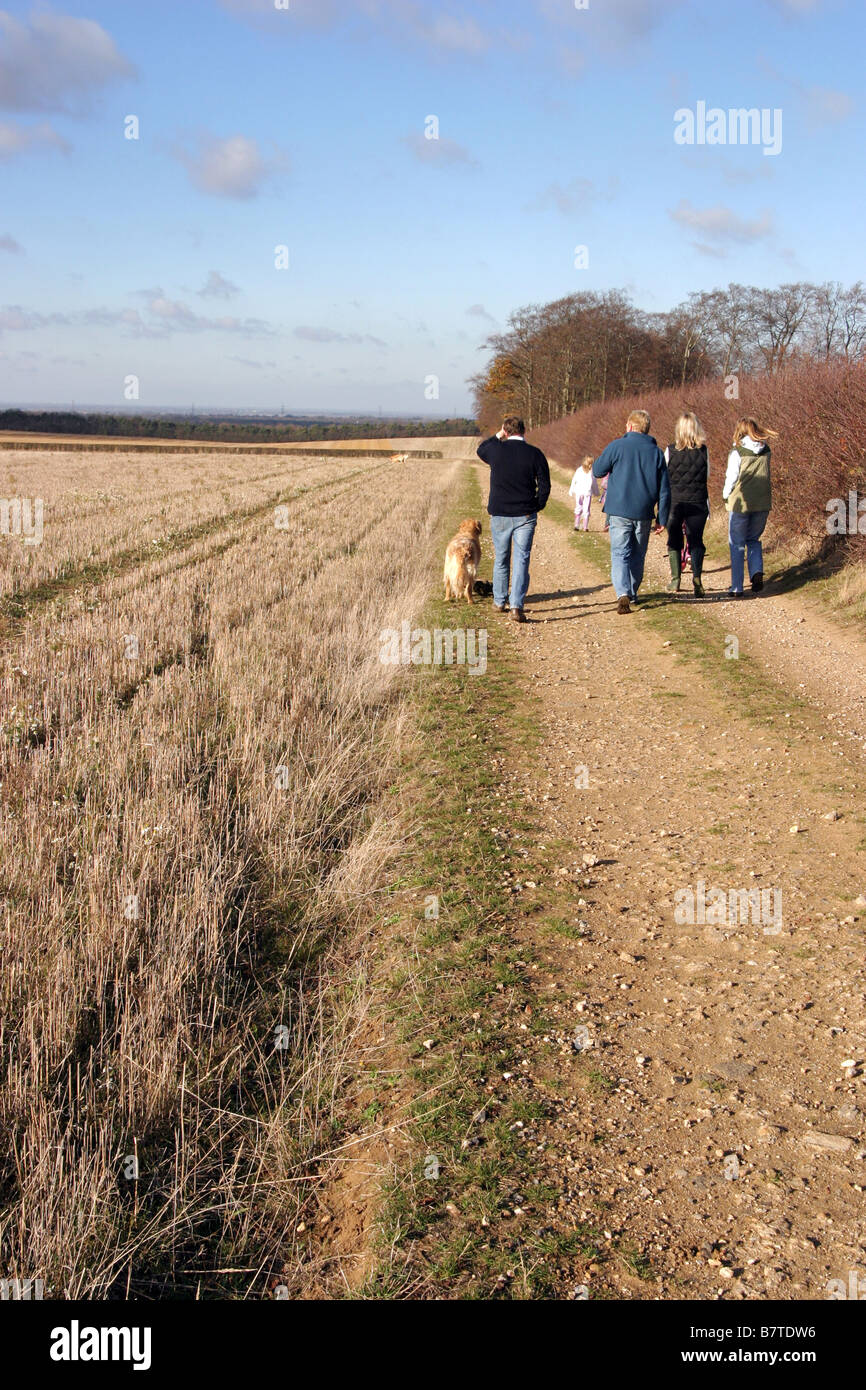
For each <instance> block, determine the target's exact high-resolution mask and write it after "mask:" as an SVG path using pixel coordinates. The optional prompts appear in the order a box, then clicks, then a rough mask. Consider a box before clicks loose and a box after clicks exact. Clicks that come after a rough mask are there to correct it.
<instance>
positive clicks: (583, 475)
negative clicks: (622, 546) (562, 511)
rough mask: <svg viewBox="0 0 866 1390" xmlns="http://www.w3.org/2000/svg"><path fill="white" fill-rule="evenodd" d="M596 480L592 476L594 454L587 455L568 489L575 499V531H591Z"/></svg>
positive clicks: (570, 495) (575, 472) (579, 465)
mask: <svg viewBox="0 0 866 1390" xmlns="http://www.w3.org/2000/svg"><path fill="white" fill-rule="evenodd" d="M593 483H594V479H593V476H592V454H587V455H586V457H585V458H584V459H583V461H582V462H581V463H580V464H578V466H577V468H576V469H575V470H574V477H573V478H572V480H571V487H570V488H569V489H568V495H569V497H573V498H574V529H575V531H579V530H581V525H580V523H581V521H583V528H582V529H583V530H584V531H586V530H588V529H589V509H590V507H591V506H592V494H593Z"/></svg>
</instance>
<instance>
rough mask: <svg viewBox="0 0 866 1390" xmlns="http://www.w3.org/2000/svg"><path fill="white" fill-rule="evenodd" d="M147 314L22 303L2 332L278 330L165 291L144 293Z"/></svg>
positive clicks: (159, 334) (2, 315)
mask: <svg viewBox="0 0 866 1390" xmlns="http://www.w3.org/2000/svg"><path fill="white" fill-rule="evenodd" d="M138 293H139V294H140V295H141V296H142V297H143V298H144V299H145V300H146V304H145V308H144V310H143V311H139V310H138V309H131V308H125V309H110V308H106V307H105V306H104V305H98V306H95V307H93V308H91V309H76V310H75V311H73V312H71V313H51V314H43V313H41V312H39V311H38V310H35V309H25V308H24V307H23V306H22V305H20V304H7V305H5V306H4V307H3V308H2V309H0V333H3V332H7V333H30V332H34V331H38V330H40V329H48V328H50V329H56V328H118V329H122V330H125V336H130V337H134V338H167V337H170V336H171V335H172V334H175V333H208V332H213V333H232V334H238V335H239V336H241V337H247V338H262V337H273V336H274V334H275V333H276V329H275V328H274V327H273V326H272V325H271V324H269V323H267V322H266V321H265V320H264V319H256V318H236V317H233V316H230V315H224V316H219V317H217V318H207V317H205V316H204V315H202V314H197V313H195V311H194V310H193V309H190V307H189V305H187V304H184V303H183V302H181V301H180V300H175V299H169V298H168V297H167V296H166V295H165V294H163V292H162V290H161V289H150V290H140V291H139V292H138Z"/></svg>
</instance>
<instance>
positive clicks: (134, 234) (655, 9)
mask: <svg viewBox="0 0 866 1390" xmlns="http://www.w3.org/2000/svg"><path fill="white" fill-rule="evenodd" d="M864 16H866V8H864V6H863V4H862V0H728V2H727V3H725V4H720V3H718V0H688V2H686V0H589V5H588V7H587V8H584V9H577V8H576V6H575V3H574V0H470V2H469V3H457V0H455V2H454V3H448V0H445V2H444V3H442V4H433V3H424V0H290V8H289V9H287V10H282V9H281V10H278V9H276V8H275V5H274V3H273V0H182V3H179V0H148V3H147V4H131V3H128V0H114V2H113V3H105V2H104V0H86V2H85V3H65V4H63V5H62V6H51V7H49V6H44V5H38V6H35V7H34V6H31V5H30V4H22V5H10V6H8V8H6V9H0V174H2V181H3V183H2V188H3V194H2V199H0V374H2V380H0V402H2V403H3V404H17V403H30V404H38V403H44V402H50V403H68V402H72V401H75V402H76V403H77V404H78V405H84V404H101V405H106V406H111V405H118V406H126V407H127V408H128V407H129V405H130V403H131V402H130V401H129V400H128V399H125V398H124V389H125V388H124V383H125V381H126V380H127V378H129V377H130V376H134V377H136V378H137V380H138V390H139V402H140V404H141V405H143V406H148V407H151V406H152V407H157V406H189V405H190V404H192V403H195V404H196V406H197V407H198V408H205V407H215V408H220V407H226V408H227V407H232V408H239V407H254V408H268V409H275V408H276V409H278V408H280V407H281V406H284V407H285V408H286V409H287V410H317V409H323V410H327V409H331V410H358V411H365V412H370V413H373V412H376V411H377V410H379V409H381V410H383V411H384V412H385V413H391V412H393V413H411V414H429V413H436V414H450V413H452V412H453V411H457V412H460V413H463V412H466V411H468V410H469V407H470V393H469V390H468V388H467V385H466V378H467V377H468V376H469V375H471V374H472V373H473V372H476V371H477V370H479V368H480V366H481V365H482V364H483V362H484V354H483V353H481V352H479V345H480V344H481V343H482V342H483V340H484V338H485V337H486V336H487V334H488V333H489V332H491V331H495V330H496V329H498V328H501V327H503V326H504V324H505V320H506V318H507V316H508V314H509V312H510V311H511V310H513V309H514V308H516V307H518V306H519V305H523V304H528V303H532V302H543V301H545V300H549V299H552V298H556V297H558V296H561V295H565V294H569V293H571V292H573V291H575V290H579V289H591V290H604V289H610V288H625V289H626V290H627V291H628V292H629V293H630V294H631V295H632V297H633V298H634V299H635V301H636V302H637V303H638V304H639V305H640V306H641V307H643V308H646V309H650V310H657V309H664V308H668V307H670V306H671V305H672V304H674V303H675V302H676V301H677V300H679V299H681V298H684V297H685V295H686V294H687V293H688V292H689V291H691V290H700V289H709V288H712V287H713V286H714V285H717V284H726V283H727V282H728V281H729V280H740V281H744V282H748V283H757V284H766V285H774V284H778V283H780V282H782V281H785V280H792V279H808V280H816V281H821V280H827V279H838V280H842V281H843V282H845V283H849V282H851V281H854V280H856V279H858V278H860V276H861V275H862V273H863V266H862V251H861V247H862V234H861V228H862V225H863V220H864V193H863V180H862V174H861V168H862V148H863V143H864V130H863V110H862V100H861V99H860V98H859V95H858V90H857V88H858V84H857V83H856V82H855V79H854V67H852V64H851V61H850V59H851V58H852V57H853V58H854V65H855V66H856V63H857V62H858V61H859V58H860V54H861V53H862V52H863V49H864V38H866V19H864ZM698 102H705V103H706V105H707V107H709V108H713V107H718V108H721V109H723V110H724V111H727V110H729V109H731V108H735V107H759V108H770V109H771V110H774V109H778V110H781V112H782V127H781V128H782V147H781V150H780V152H779V153H778V154H776V155H765V154H764V153H763V150H762V148H761V146H760V145H723V146H720V145H709V144H701V145H698V144H695V145H678V144H677V143H676V142H675V140H674V129H675V119H674V113H675V112H676V111H678V110H682V109H683V108H689V109H696V107H697V103H698ZM131 115H132V116H136V117H137V118H138V122H139V138H138V139H137V140H129V139H126V138H125V137H124V122H125V119H126V118H127V117H128V116H131ZM431 116H435V117H436V118H437V120H438V134H439V138H438V140H437V139H427V138H426V134H425V131H430V130H432V126H431V125H430V123H429V122H428V118H429V117H431ZM281 245H285V246H288V248H289V267H288V269H277V268H276V267H275V247H277V246H281ZM578 245H582V246H586V247H587V248H588V265H586V266H585V267H582V268H576V267H575V264H574V261H575V255H574V252H575V247H576V246H578ZM431 378H436V380H437V381H438V389H439V395H438V398H435V397H434V398H432V399H431V398H430V396H429V393H430V391H432V390H434V389H435V384H433V383H431V382H430V379H431ZM428 383H429V384H428ZM425 387H426V392H427V393H426V394H425Z"/></svg>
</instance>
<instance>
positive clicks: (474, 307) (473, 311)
mask: <svg viewBox="0 0 866 1390" xmlns="http://www.w3.org/2000/svg"><path fill="white" fill-rule="evenodd" d="M466 312H467V314H469V315H470V317H471V318H475V319H487V321H488V323H495V322H496V319H495V318H494V317H493V315H492V314H488V312H487V310H486V309H485V307H484V305H483V304H470V305H469V308H468V309H467V310H466Z"/></svg>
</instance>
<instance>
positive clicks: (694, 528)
mask: <svg viewBox="0 0 866 1390" xmlns="http://www.w3.org/2000/svg"><path fill="white" fill-rule="evenodd" d="M706 524H707V512H706V509H704V510H703V511H702V510H701V508H700V507H696V506H695V505H694V504H693V503H692V502H675V503H674V505H673V506H672V507H671V511H670V516H669V517H668V550H682V548H683V526H685V528H686V536H687V537H688V542H689V550H690V551H691V552H692V573H693V574H700V572H701V570H702V569H703V565H704V556H705V555H706V553H707V549H706V546H705V545H704V527H705V526H706Z"/></svg>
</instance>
